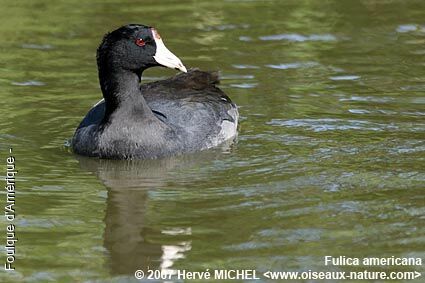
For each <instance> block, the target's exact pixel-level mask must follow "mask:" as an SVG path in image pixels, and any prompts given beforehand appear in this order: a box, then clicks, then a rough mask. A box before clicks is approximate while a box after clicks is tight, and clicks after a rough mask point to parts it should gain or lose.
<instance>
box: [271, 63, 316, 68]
mask: <svg viewBox="0 0 425 283" xmlns="http://www.w3.org/2000/svg"><path fill="white" fill-rule="evenodd" d="M318 65H319V63H317V62H295V63H283V64H277V65H275V64H269V65H266V67H269V68H272V69H280V70H287V69H299V68H311V67H315V66H318Z"/></svg>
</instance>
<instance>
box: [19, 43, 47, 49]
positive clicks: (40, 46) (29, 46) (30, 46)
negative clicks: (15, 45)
mask: <svg viewBox="0 0 425 283" xmlns="http://www.w3.org/2000/svg"><path fill="white" fill-rule="evenodd" d="M21 46H22V48H25V49H38V50H49V49H53V45H50V44H32V43H24V44H22V45H21Z"/></svg>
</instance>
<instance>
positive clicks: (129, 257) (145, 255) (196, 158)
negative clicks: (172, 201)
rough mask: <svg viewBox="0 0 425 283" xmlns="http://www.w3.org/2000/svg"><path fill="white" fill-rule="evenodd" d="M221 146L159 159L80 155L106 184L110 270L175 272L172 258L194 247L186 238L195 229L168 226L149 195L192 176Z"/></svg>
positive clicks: (106, 242)
mask: <svg viewBox="0 0 425 283" xmlns="http://www.w3.org/2000/svg"><path fill="white" fill-rule="evenodd" d="M223 149H227V147H223V148H220V149H218V150H210V151H205V152H201V153H197V154H190V155H184V156H177V157H170V158H165V159H159V160H130V161H125V160H99V159H94V158H86V157H81V156H77V159H78V161H79V164H80V166H81V168H82V169H83V170H87V171H91V172H93V173H94V174H95V175H96V176H97V177H98V178H99V179H100V180H101V182H102V183H103V184H104V185H105V187H106V188H107V201H106V203H107V204H106V211H105V218H104V223H105V231H104V246H105V248H106V249H107V251H108V252H109V263H108V265H109V268H110V272H111V274H113V275H119V274H127V275H128V274H133V273H134V271H135V270H137V269H142V270H144V271H146V270H147V269H148V268H149V269H154V270H162V271H168V272H171V273H174V272H175V271H174V269H173V265H174V263H175V262H176V261H177V260H179V259H182V258H184V257H185V254H186V253H187V252H188V251H190V250H191V248H192V246H191V240H190V238H189V239H188V237H190V236H191V234H192V228H191V227H190V226H187V227H178V228H176V227H168V226H167V225H166V224H164V223H163V222H165V221H163V220H164V218H163V215H162V213H163V212H162V211H161V209H159V210H157V208H155V207H154V205H151V203H150V201H151V198H155V197H156V196H155V194H156V189H158V188H165V187H167V186H168V185H169V184H170V183H171V182H176V181H177V182H178V181H179V179H180V180H182V181H184V182H187V180H190V177H191V172H193V170H195V171H197V170H196V168H200V167H202V165H203V164H204V163H208V162H210V161H211V160H213V159H215V158H218V157H219V156H220V155H222V150H223ZM188 186H190V184H188ZM166 214H167V213H166V212H164V215H165V217H166Z"/></svg>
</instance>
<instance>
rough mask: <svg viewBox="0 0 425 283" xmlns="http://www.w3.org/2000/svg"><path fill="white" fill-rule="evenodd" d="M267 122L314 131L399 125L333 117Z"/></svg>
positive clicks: (381, 128) (385, 127)
mask: <svg viewBox="0 0 425 283" xmlns="http://www.w3.org/2000/svg"><path fill="white" fill-rule="evenodd" d="M267 124H268V125H273V126H283V127H290V128H297V127H300V128H307V129H309V130H312V131H313V132H323V131H344V130H364V131H385V130H390V129H391V130H395V129H398V127H397V126H395V125H390V124H380V123H374V122H369V121H363V120H344V119H333V118H325V119H293V120H282V119H272V120H271V121H270V122H268V123H267Z"/></svg>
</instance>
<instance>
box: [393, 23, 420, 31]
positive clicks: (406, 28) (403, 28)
mask: <svg viewBox="0 0 425 283" xmlns="http://www.w3.org/2000/svg"><path fill="white" fill-rule="evenodd" d="M417 30H421V31H425V26H422V27H421V26H419V25H417V24H406V25H399V26H398V27H397V29H396V31H397V32H400V33H406V32H412V31H417Z"/></svg>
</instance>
